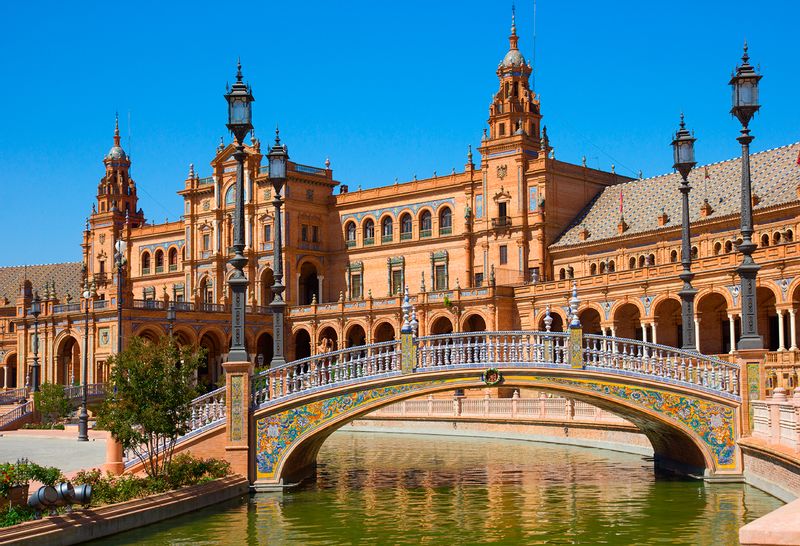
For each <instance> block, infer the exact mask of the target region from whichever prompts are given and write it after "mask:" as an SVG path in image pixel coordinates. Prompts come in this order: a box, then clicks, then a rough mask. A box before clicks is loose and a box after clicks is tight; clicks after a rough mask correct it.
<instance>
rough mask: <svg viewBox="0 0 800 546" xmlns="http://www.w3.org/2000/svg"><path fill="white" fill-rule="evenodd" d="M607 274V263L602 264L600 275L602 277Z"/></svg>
mask: <svg viewBox="0 0 800 546" xmlns="http://www.w3.org/2000/svg"><path fill="white" fill-rule="evenodd" d="M605 272H606V262H600V274H601V275H602V274H603V273H605Z"/></svg>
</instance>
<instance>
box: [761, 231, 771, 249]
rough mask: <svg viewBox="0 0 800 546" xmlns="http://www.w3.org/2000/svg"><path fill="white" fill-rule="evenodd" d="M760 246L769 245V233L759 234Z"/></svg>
mask: <svg viewBox="0 0 800 546" xmlns="http://www.w3.org/2000/svg"><path fill="white" fill-rule="evenodd" d="M761 246H769V235H767V234H766V233H765V234H764V235H762V236H761Z"/></svg>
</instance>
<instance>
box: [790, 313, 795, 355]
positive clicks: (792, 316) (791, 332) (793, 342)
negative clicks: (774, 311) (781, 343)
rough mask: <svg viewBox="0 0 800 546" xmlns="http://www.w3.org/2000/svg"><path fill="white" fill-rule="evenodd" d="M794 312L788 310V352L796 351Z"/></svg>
mask: <svg viewBox="0 0 800 546" xmlns="http://www.w3.org/2000/svg"><path fill="white" fill-rule="evenodd" d="M794 315H795V310H794V309H789V337H790V339H791V343H792V344H791V346H790V347H789V350H791V351H796V350H797V328H796V326H797V323H796V322H795V316H794Z"/></svg>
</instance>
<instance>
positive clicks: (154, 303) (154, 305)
mask: <svg viewBox="0 0 800 546" xmlns="http://www.w3.org/2000/svg"><path fill="white" fill-rule="evenodd" d="M133 308H134V309H164V302H163V301H161V300H133Z"/></svg>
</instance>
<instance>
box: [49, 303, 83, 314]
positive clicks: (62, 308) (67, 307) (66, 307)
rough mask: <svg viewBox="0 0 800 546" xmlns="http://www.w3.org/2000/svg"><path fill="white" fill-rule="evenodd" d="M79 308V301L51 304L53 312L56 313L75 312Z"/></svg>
mask: <svg viewBox="0 0 800 546" xmlns="http://www.w3.org/2000/svg"><path fill="white" fill-rule="evenodd" d="M80 310H81V304H80V303H65V304H61V305H54V306H53V314H54V315H58V314H61V313H76V312H78V311H80Z"/></svg>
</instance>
